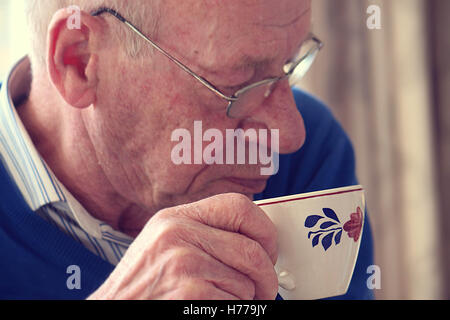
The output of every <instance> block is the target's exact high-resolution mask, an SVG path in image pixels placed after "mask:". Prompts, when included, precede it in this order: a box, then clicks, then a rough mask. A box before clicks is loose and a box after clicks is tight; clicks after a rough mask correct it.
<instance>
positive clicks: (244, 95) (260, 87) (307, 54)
mask: <svg viewBox="0 0 450 320" xmlns="http://www.w3.org/2000/svg"><path fill="white" fill-rule="evenodd" d="M103 13H109V14H111V15H113V16H114V17H115V18H117V19H118V20H119V21H121V22H122V23H124V24H125V25H126V26H127V27H129V28H130V29H131V30H132V31H134V32H135V33H137V34H138V35H139V36H140V37H141V38H143V39H144V40H145V41H146V42H148V43H149V44H150V45H151V46H152V47H153V48H154V49H156V50H157V51H159V52H160V53H162V54H163V55H165V56H166V57H167V58H169V59H170V60H172V61H173V62H174V63H175V64H176V65H178V66H179V67H180V68H181V69H183V70H184V71H185V72H187V73H188V74H189V75H191V76H192V77H194V78H195V79H197V80H198V81H199V82H200V83H201V84H203V85H204V86H205V87H207V88H208V89H209V90H211V91H212V92H213V93H214V94H216V95H217V96H219V97H220V98H222V99H224V100H225V101H226V102H227V103H228V105H227V107H226V114H227V116H228V117H230V118H243V117H246V116H247V115H248V114H250V113H251V112H252V111H253V108H255V107H256V106H259V105H261V104H262V103H263V102H264V100H265V99H267V98H268V97H269V96H270V95H271V93H272V91H273V90H274V89H275V87H276V85H277V83H278V82H279V81H281V80H284V79H286V78H287V79H288V80H289V84H290V85H291V86H294V85H295V84H297V83H298V81H299V80H300V79H302V78H303V76H304V75H305V74H306V73H307V72H308V70H309V69H310V68H311V65H312V64H313V62H314V60H315V59H316V57H317V54H318V53H319V51H320V49H322V47H323V43H322V42H321V41H320V40H319V39H318V38H316V37H315V36H314V35H313V34H309V36H308V38H307V39H306V40H305V41H304V42H303V43H302V45H301V47H300V49H299V51H298V53H297V54H296V55H295V58H294V59H292V60H290V61H289V62H288V63H286V64H285V65H284V67H283V73H284V74H283V75H282V76H280V77H273V78H269V79H265V80H262V81H258V82H255V83H253V84H250V85H248V86H245V87H244V88H242V89H239V90H237V91H236V92H235V93H234V94H233V95H231V96H228V95H226V94H224V93H222V92H221V91H220V90H219V89H217V88H216V87H215V86H214V85H213V84H211V83H210V82H209V81H208V80H206V79H205V78H203V77H201V76H199V75H198V74H196V73H195V72H193V71H192V70H191V69H189V68H188V67H187V66H185V65H184V64H183V63H181V62H180V61H179V60H177V59H176V58H175V57H173V56H172V55H170V54H169V53H168V52H166V51H165V50H164V49H162V48H161V47H160V46H158V45H157V44H156V43H155V42H153V41H152V40H151V39H149V38H148V37H147V36H145V35H144V34H143V33H142V32H141V31H140V30H139V29H138V28H137V27H135V26H134V25H133V24H132V23H131V22H129V21H128V20H126V19H125V18H124V17H123V16H121V15H120V14H119V13H118V12H117V11H115V10H113V9H110V8H99V9H97V10H95V11H94V12H92V13H91V15H92V16H98V15H101V14H103Z"/></svg>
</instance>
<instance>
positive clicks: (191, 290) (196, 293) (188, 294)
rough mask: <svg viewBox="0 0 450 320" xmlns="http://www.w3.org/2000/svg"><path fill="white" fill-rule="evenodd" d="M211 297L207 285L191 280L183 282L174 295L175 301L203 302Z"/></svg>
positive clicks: (203, 282)
mask: <svg viewBox="0 0 450 320" xmlns="http://www.w3.org/2000/svg"><path fill="white" fill-rule="evenodd" d="M211 297H212V290H211V288H210V287H209V286H208V285H207V283H205V281H202V280H199V279H193V278H190V279H186V280H184V281H183V282H182V283H181V285H180V288H179V289H178V290H177V294H176V299H180V300H205V299H211Z"/></svg>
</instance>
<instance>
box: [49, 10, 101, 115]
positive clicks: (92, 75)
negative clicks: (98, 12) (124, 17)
mask: <svg viewBox="0 0 450 320" xmlns="http://www.w3.org/2000/svg"><path fill="white" fill-rule="evenodd" d="M78 13H79V14H80V16H79V19H78V20H77V21H79V22H80V23H79V26H78V25H74V24H73V23H72V20H73V14H74V13H73V11H72V12H71V11H70V10H67V9H61V10H59V11H57V12H56V13H55V14H54V15H53V18H52V21H51V22H50V25H49V29H48V34H47V67H48V73H49V75H50V79H51V82H52V83H53V85H54V86H55V87H56V89H57V90H58V92H59V93H60V95H61V97H62V98H63V99H64V100H65V101H66V102H67V103H68V104H69V105H71V106H73V107H76V108H86V107H89V106H90V105H92V104H93V103H94V102H95V100H96V91H97V67H98V55H97V52H96V50H97V48H99V46H98V45H97V43H98V41H99V39H100V38H101V32H102V26H103V24H102V22H101V19H98V18H96V17H93V16H91V15H89V14H88V13H86V12H84V11H81V10H80V11H77V12H75V14H78Z"/></svg>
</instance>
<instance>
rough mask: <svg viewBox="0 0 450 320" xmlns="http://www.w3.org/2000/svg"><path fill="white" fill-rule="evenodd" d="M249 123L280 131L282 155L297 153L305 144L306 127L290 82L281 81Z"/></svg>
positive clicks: (251, 116)
mask: <svg viewBox="0 0 450 320" xmlns="http://www.w3.org/2000/svg"><path fill="white" fill-rule="evenodd" d="M247 121H250V122H257V123H259V124H260V125H263V126H264V127H266V128H267V129H269V130H271V129H278V130H279V139H280V140H279V153H280V154H288V153H292V152H295V151H297V150H298V149H300V148H301V147H302V145H303V143H304V142H305V137H306V132H305V125H304V123H303V118H302V116H301V114H300V112H299V111H298V109H297V105H296V103H295V100H294V95H293V93H292V89H291V87H290V86H289V82H288V80H282V81H280V82H279V83H278V84H277V86H276V88H274V90H273V91H272V93H271V94H270V96H269V97H268V98H267V99H266V100H265V101H264V103H263V105H261V106H260V107H258V108H255V110H254V111H253V113H252V114H251V115H250V117H249V119H247ZM249 125H250V124H249Z"/></svg>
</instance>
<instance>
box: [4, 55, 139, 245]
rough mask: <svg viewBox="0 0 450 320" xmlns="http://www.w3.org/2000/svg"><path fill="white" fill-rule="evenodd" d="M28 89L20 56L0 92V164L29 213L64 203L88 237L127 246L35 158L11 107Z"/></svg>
mask: <svg viewBox="0 0 450 320" xmlns="http://www.w3.org/2000/svg"><path fill="white" fill-rule="evenodd" d="M30 87H31V68H30V61H29V59H28V58H27V57H24V58H22V59H21V60H20V61H19V62H18V63H17V64H16V65H14V66H13V68H12V69H11V71H10V72H9V73H8V74H7V77H6V81H5V82H4V83H3V85H2V87H1V89H0V161H3V163H4V165H5V166H6V168H7V170H8V172H9V174H10V176H11V177H12V179H13V180H14V182H15V183H16V185H17V186H18V188H19V190H20V192H21V193H22V195H23V197H24V199H25V201H26V202H27V204H28V205H29V207H30V208H31V209H32V210H33V211H36V210H38V209H39V208H41V207H43V206H45V205H48V204H53V205H56V206H61V204H67V205H68V207H69V208H70V210H66V211H65V212H66V213H67V214H68V215H69V216H70V217H71V218H73V219H74V220H76V221H77V223H78V224H79V225H80V227H81V228H82V229H83V230H85V231H86V232H87V233H89V234H90V235H92V236H94V237H97V238H104V237H105V235H106V237H109V238H110V237H111V236H113V237H117V238H120V239H122V240H124V239H125V240H129V241H130V243H131V241H132V238H131V237H129V236H127V235H125V234H123V233H122V232H119V231H116V230H114V229H113V228H112V227H111V226H109V225H107V224H106V223H104V222H102V221H100V220H97V219H95V218H94V217H92V216H91V215H90V214H89V213H88V212H87V211H86V209H85V208H84V207H83V206H82V205H81V204H80V203H79V202H78V201H77V200H76V199H75V197H74V196H73V195H72V194H71V193H70V192H69V191H68V190H67V189H66V188H65V187H64V185H63V184H62V183H61V182H60V181H58V179H57V178H56V176H55V175H54V174H53V172H52V170H51V169H50V168H49V167H48V165H47V164H46V163H45V161H44V159H42V157H41V156H40V155H39V152H38V151H37V150H36V148H35V146H34V144H33V142H32V140H31V138H30V136H29V135H28V132H27V130H26V129H25V127H24V125H23V123H22V121H21V120H20V117H19V115H18V113H17V111H16V107H15V104H17V103H19V102H20V101H21V100H23V99H26V97H27V96H28V93H29V91H30Z"/></svg>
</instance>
